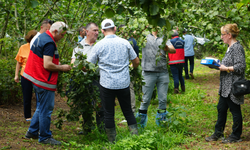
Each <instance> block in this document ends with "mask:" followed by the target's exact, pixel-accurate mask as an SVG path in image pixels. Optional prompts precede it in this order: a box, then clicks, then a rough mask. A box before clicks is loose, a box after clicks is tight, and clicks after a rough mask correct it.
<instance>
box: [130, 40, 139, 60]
mask: <svg viewBox="0 0 250 150" xmlns="http://www.w3.org/2000/svg"><path fill="white" fill-rule="evenodd" d="M128 41H132V42H133V45H132V46H133V48H134V50H135V53H136V55H137V57H138V58H139V47H138V46H137V42H136V40H135V39H134V38H132V37H131V38H129V39H128Z"/></svg>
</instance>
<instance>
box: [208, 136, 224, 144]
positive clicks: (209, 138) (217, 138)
mask: <svg viewBox="0 0 250 150" xmlns="http://www.w3.org/2000/svg"><path fill="white" fill-rule="evenodd" d="M223 139H224V137H223V135H221V136H219V137H218V136H216V135H215V134H213V135H211V136H209V137H206V138H205V140H206V141H207V142H211V141H217V140H223Z"/></svg>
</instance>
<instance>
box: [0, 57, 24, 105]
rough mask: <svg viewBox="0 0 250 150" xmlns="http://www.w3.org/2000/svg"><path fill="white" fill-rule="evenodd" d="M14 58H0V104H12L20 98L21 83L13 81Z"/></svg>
mask: <svg viewBox="0 0 250 150" xmlns="http://www.w3.org/2000/svg"><path fill="white" fill-rule="evenodd" d="M15 64H16V60H6V59H0V66H1V67H0V72H1V76H0V99H1V100H0V105H1V104H13V103H16V102H18V101H20V100H21V99H22V89H21V84H20V83H16V82H15V81H14V75H15V68H14V67H15Z"/></svg>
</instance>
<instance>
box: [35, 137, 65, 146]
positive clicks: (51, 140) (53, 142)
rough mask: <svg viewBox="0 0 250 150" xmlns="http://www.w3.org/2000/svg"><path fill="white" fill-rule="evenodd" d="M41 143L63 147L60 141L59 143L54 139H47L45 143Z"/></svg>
mask: <svg viewBox="0 0 250 150" xmlns="http://www.w3.org/2000/svg"><path fill="white" fill-rule="evenodd" d="M39 143H42V144H51V145H61V144H62V143H61V142H60V141H57V140H55V139H53V138H52V137H50V138H47V139H46V140H43V141H41V142H39Z"/></svg>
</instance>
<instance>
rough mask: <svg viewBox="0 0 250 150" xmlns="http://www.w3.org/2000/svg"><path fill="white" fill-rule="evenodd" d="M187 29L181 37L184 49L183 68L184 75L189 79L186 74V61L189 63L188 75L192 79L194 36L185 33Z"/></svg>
mask: <svg viewBox="0 0 250 150" xmlns="http://www.w3.org/2000/svg"><path fill="white" fill-rule="evenodd" d="M186 33H187V31H186V30H184V31H183V37H184V41H185V45H184V51H185V64H184V70H185V77H186V79H189V75H188V61H189V65H190V76H191V78H192V79H194V75H193V70H194V46H195V42H194V37H193V36H192V35H189V34H186Z"/></svg>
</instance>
